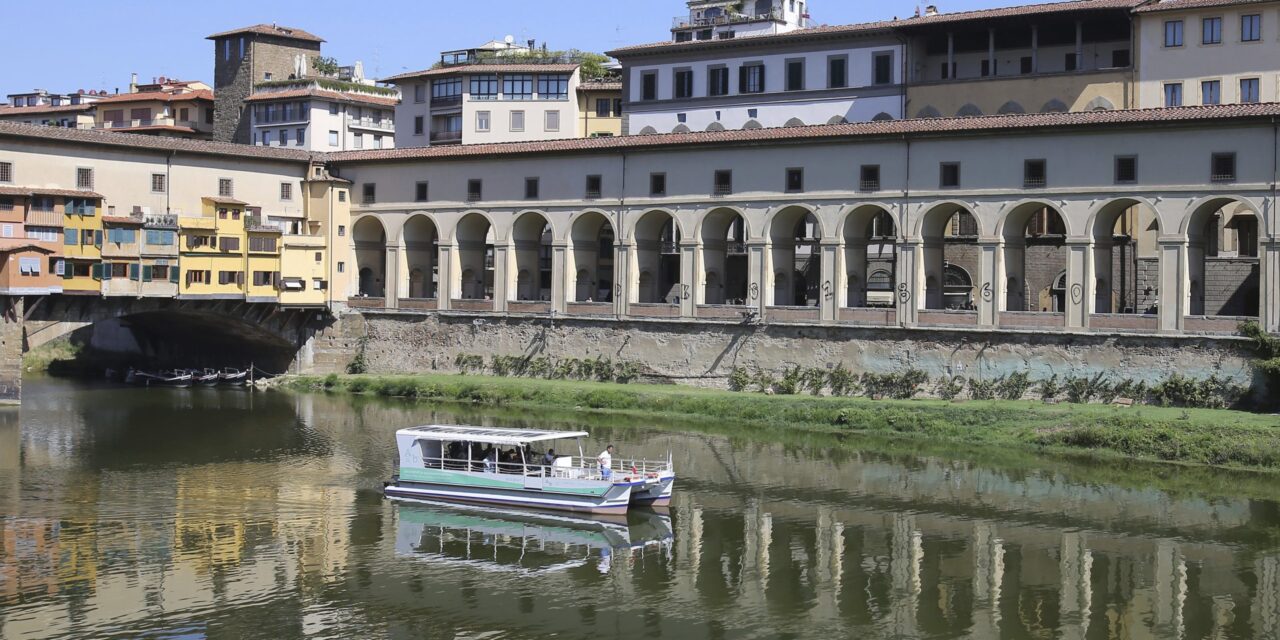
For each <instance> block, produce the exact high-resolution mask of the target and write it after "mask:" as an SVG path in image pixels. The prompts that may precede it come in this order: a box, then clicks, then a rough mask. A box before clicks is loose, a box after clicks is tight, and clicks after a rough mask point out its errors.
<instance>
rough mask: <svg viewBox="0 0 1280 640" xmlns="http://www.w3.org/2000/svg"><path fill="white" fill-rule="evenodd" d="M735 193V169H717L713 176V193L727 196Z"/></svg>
mask: <svg viewBox="0 0 1280 640" xmlns="http://www.w3.org/2000/svg"><path fill="white" fill-rule="evenodd" d="M722 177H723V178H725V180H721V178H722ZM732 194H733V169H716V170H715V171H714V172H713V173H712V176H711V195H713V196H727V195H732Z"/></svg>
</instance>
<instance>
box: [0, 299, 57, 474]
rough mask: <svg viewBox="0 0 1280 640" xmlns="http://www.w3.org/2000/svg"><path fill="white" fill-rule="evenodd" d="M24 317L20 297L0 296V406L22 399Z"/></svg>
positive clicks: (15, 402)
mask: <svg viewBox="0 0 1280 640" xmlns="http://www.w3.org/2000/svg"><path fill="white" fill-rule="evenodd" d="M46 302H47V301H46ZM24 315H25V309H24V308H23V298H22V297H21V296H0V405H5V404H18V402H19V401H20V400H21V399H22V331H23V328H22V323H23V316H24ZM15 455H16V453H15Z"/></svg>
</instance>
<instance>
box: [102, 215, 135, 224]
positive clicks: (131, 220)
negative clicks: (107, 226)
mask: <svg viewBox="0 0 1280 640" xmlns="http://www.w3.org/2000/svg"><path fill="white" fill-rule="evenodd" d="M102 221H103V222H110V223H111V224H139V225H140V224H142V223H143V222H145V220H143V219H142V218H141V217H134V216H102Z"/></svg>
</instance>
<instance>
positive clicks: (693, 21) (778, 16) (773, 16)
mask: <svg viewBox="0 0 1280 640" xmlns="http://www.w3.org/2000/svg"><path fill="white" fill-rule="evenodd" d="M771 20H772V21H775V22H786V18H785V17H784V16H783V15H782V11H781V10H778V9H770V10H769V11H767V12H765V13H756V14H747V13H729V14H724V15H718V16H703V17H700V18H695V17H693V16H688V15H683V16H676V17H674V18H672V19H671V30H672V31H675V30H677V29H691V28H698V27H720V26H725V25H731V24H745V23H748V22H768V21H771Z"/></svg>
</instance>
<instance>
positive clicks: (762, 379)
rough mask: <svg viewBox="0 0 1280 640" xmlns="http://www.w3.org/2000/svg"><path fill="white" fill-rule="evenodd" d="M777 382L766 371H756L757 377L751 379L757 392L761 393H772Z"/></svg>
mask: <svg viewBox="0 0 1280 640" xmlns="http://www.w3.org/2000/svg"><path fill="white" fill-rule="evenodd" d="M777 382H778V381H777V380H775V379H774V377H773V374H772V373H769V372H768V371H765V370H764V369H756V373H755V375H754V376H752V377H751V384H752V385H754V386H755V388H756V391H757V392H759V393H764V392H766V391H772V390H773V385H775V384H777Z"/></svg>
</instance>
